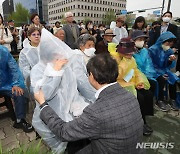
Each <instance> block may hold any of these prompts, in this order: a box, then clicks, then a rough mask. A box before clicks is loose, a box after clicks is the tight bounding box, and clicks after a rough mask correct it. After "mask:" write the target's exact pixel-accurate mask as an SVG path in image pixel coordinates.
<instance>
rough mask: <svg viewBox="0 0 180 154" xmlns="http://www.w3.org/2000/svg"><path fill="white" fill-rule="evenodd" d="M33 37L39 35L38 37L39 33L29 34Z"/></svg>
mask: <svg viewBox="0 0 180 154" xmlns="http://www.w3.org/2000/svg"><path fill="white" fill-rule="evenodd" d="M31 35H32V36H33V37H35V36H39V37H40V34H31Z"/></svg>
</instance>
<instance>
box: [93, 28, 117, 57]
mask: <svg viewBox="0 0 180 154" xmlns="http://www.w3.org/2000/svg"><path fill="white" fill-rule="evenodd" d="M114 36H116V35H114V34H113V30H112V29H106V31H105V33H104V35H103V40H102V41H100V42H98V43H97V44H96V52H95V54H99V53H109V51H108V43H111V42H112V40H113V37H114Z"/></svg>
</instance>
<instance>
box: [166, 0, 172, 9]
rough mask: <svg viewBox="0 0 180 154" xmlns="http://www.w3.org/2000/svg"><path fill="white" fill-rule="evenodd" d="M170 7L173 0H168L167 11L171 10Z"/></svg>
mask: <svg viewBox="0 0 180 154" xmlns="http://www.w3.org/2000/svg"><path fill="white" fill-rule="evenodd" d="M170 7H171V0H169V2H168V8H167V11H170Z"/></svg>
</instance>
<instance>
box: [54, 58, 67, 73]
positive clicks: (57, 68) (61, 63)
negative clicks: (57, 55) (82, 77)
mask: <svg viewBox="0 0 180 154" xmlns="http://www.w3.org/2000/svg"><path fill="white" fill-rule="evenodd" d="M67 62H68V60H67V59H57V60H54V61H53V63H54V66H53V68H54V69H55V71H60V70H61V68H62V67H63V66H64V65H65V64H66V63H67Z"/></svg>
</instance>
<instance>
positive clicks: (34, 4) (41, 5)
mask: <svg viewBox="0 0 180 154" xmlns="http://www.w3.org/2000/svg"><path fill="white" fill-rule="evenodd" d="M47 1H48V0H14V8H15V6H16V4H17V3H21V4H22V6H23V7H25V8H26V9H28V10H29V12H30V14H33V13H38V14H39V17H40V20H41V21H45V22H48V20H47V17H46V16H47V14H48V10H47V9H48V6H47Z"/></svg>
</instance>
